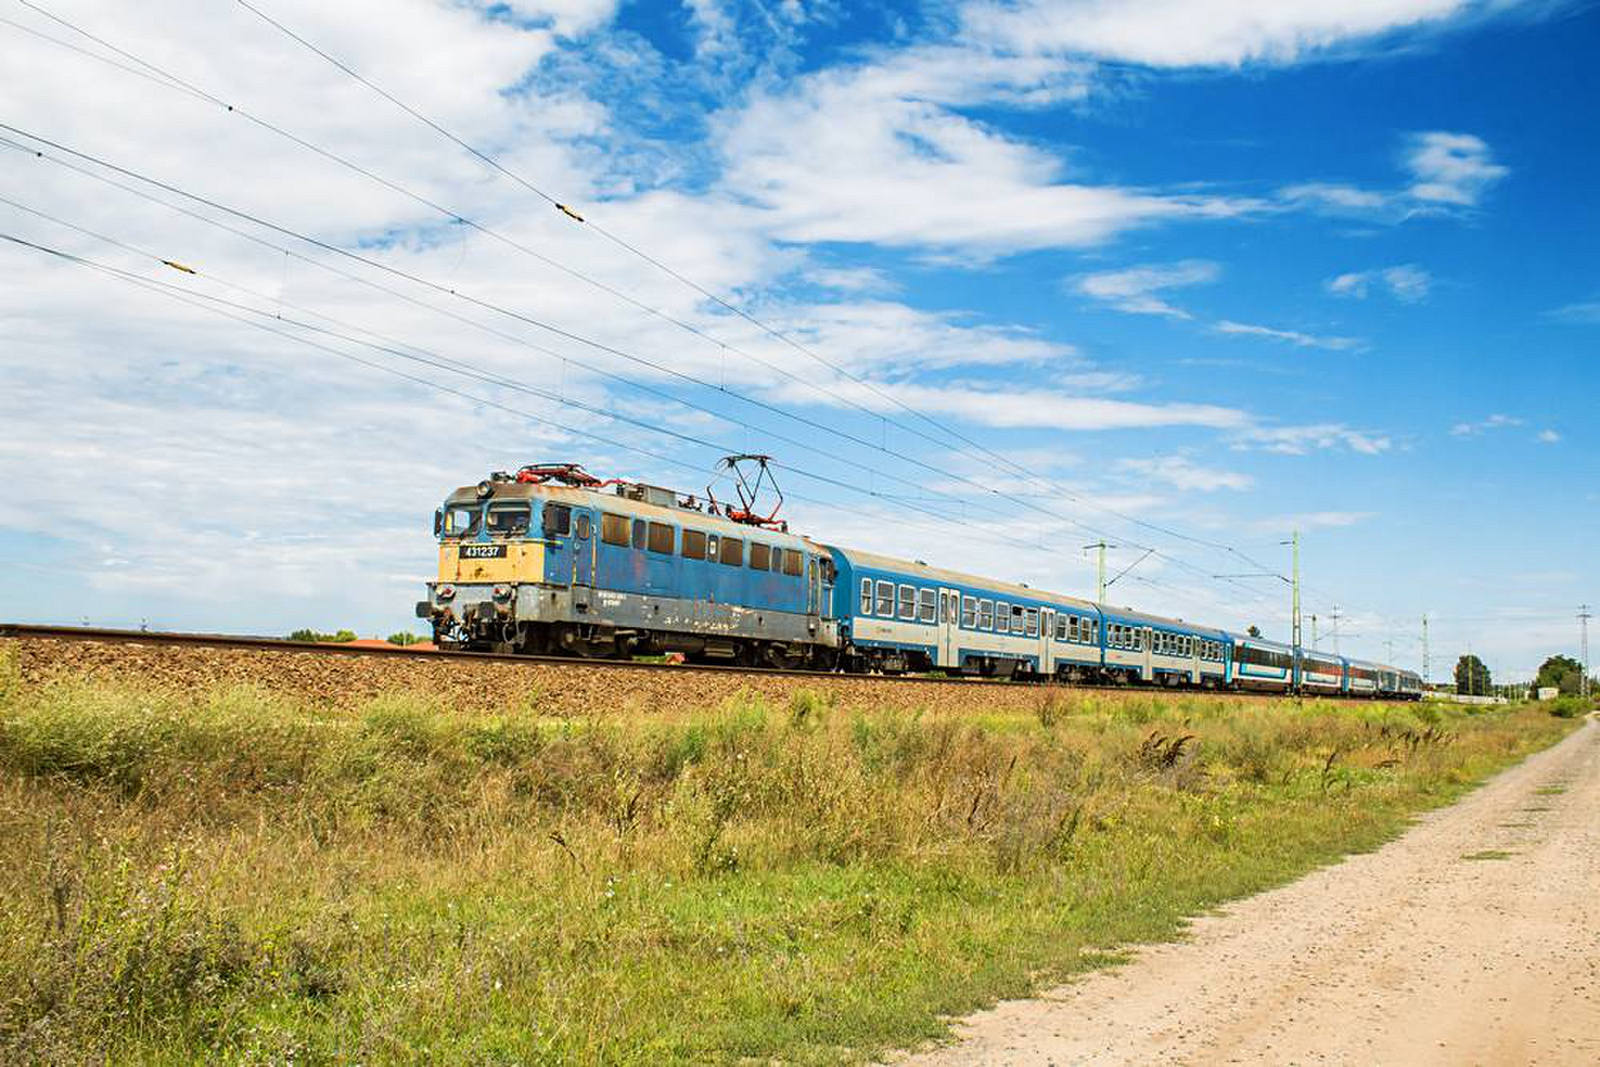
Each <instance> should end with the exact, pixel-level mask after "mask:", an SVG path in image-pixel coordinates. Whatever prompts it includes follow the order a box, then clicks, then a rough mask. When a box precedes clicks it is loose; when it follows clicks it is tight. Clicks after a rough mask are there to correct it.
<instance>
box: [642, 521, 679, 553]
mask: <svg viewBox="0 0 1600 1067" xmlns="http://www.w3.org/2000/svg"><path fill="white" fill-rule="evenodd" d="M674 532H675V531H674V530H673V528H672V527H671V526H668V525H667V524H666V523H664V522H652V523H651V524H650V541H649V545H650V551H652V552H659V553H661V554H662V555H664V556H670V555H672V542H673V535H674ZM638 540H639V538H638V534H637V532H636V533H635V534H634V542H635V544H637V543H638Z"/></svg>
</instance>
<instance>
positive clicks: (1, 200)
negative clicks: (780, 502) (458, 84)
mask: <svg viewBox="0 0 1600 1067" xmlns="http://www.w3.org/2000/svg"><path fill="white" fill-rule="evenodd" d="M3 140H4V139H3V138H0V141H3ZM0 204H6V205H8V206H10V207H13V208H16V209H17V210H19V211H24V212H27V213H28V214H30V215H34V216H36V217H38V218H41V219H44V220H46V221H48V222H52V223H55V224H56V225H59V226H63V227H66V228H67V229H70V230H73V231H74V232H76V233H80V234H83V235H85V236H88V237H93V238H95V239H97V240H100V241H104V242H106V243H107V244H110V245H113V246H115V247H117V248H120V249H123V250H124V251H128V252H132V253H134V254H135V255H140V256H144V257H146V258H149V259H153V260H155V261H156V262H158V263H160V264H162V265H163V266H167V267H171V268H173V269H174V270H178V271H182V272H184V273H188V274H198V273H199V272H198V271H196V270H195V269H194V268H192V267H188V266H186V265H184V264H182V263H178V262H176V261H174V260H170V259H163V258H162V257H161V256H159V255H158V254H157V253H155V252H151V251H149V250H147V249H143V248H139V247H137V246H135V245H131V244H128V243H127V242H125V241H122V240H120V239H118V238H115V237H111V236H109V235H107V234H104V233H100V232H99V231H96V230H92V229H89V228H87V227H84V226H79V225H78V224H76V223H73V222H69V221H68V220H66V219H63V218H60V217H59V216H56V215H52V214H50V213H49V212H46V211H41V210H39V209H38V208H34V207H30V206H28V205H27V204H23V203H21V202H19V201H16V200H12V199H11V198H9V197H6V196H0ZM283 251H284V252H285V253H287V254H290V255H293V254H294V253H293V252H291V251H290V250H289V249H283ZM301 258H302V259H305V260H306V262H310V263H313V264H316V265H318V266H325V264H322V263H320V261H317V260H311V259H307V258H306V257H301ZM336 273H338V274H339V275H340V276H342V277H348V278H351V279H352V280H357V281H359V280H361V279H359V278H357V277H356V276H354V275H349V274H346V273H345V272H339V271H336ZM206 276H207V277H208V278H209V279H210V280H211V281H213V282H216V283H218V284H220V285H223V286H225V287H227V288H229V289H234V290H236V291H239V292H243V293H246V294H248V295H250V296H254V297H256V298H257V299H262V300H268V301H273V300H276V301H277V303H278V305H279V307H280V308H285V307H287V308H292V309H294V310H296V311H300V312H303V313H304V314H308V315H313V316H316V317H318V318H322V319H325V320H327V321H329V322H332V323H334V324H335V325H339V326H344V327H346V328H348V329H354V330H359V331H362V332H364V333H367V334H369V335H371V336H374V337H378V338H380V339H382V340H386V341H389V342H390V343H392V344H397V345H405V346H408V347H413V348H417V350H418V351H423V352H426V351H427V350H426V349H422V348H420V347H418V346H415V345H409V344H408V342H404V341H399V340H396V339H395V338H393V337H389V336H386V335H385V334H383V333H381V332H379V331H376V330H373V329H371V328H370V327H366V326H361V325H358V324H356V323H351V322H347V321H345V320H343V319H339V318H337V317H335V316H332V315H329V314H327V313H326V312H321V311H317V310H315V309H314V308H308V307H305V306H303V305H300V304H296V303H293V302H290V301H288V300H285V299H284V298H283V296H282V295H281V294H280V295H278V296H276V297H273V296H270V295H269V294H266V293H262V292H259V291H257V290H254V289H250V288H248V287H246V286H242V285H239V284H237V283H234V282H230V281H227V280H225V279H222V278H219V277H218V276H217V275H216V274H214V273H211V272H207V274H206ZM396 295H401V294H396ZM423 306H425V307H429V308H432V306H431V305H423ZM434 310H441V311H442V309H434ZM278 317H279V318H280V319H282V320H283V321H286V322H289V321H292V320H289V319H287V318H285V317H284V316H282V315H281V314H280V315H279V316H278ZM452 317H456V316H452ZM462 321H466V322H471V321H472V320H469V319H462ZM297 325H302V326H304V327H305V328H307V329H317V327H315V326H312V325H311V324H306V323H299V324H297ZM485 328H486V329H489V330H490V332H492V333H494V334H495V335H496V336H500V337H503V338H505V339H506V340H508V341H512V342H517V343H521V344H524V345H527V346H528V347H530V348H532V349H533V350H535V351H538V352H540V353H542V354H544V355H547V356H549V357H550V358H552V359H557V360H561V361H563V362H570V363H573V364H575V365H577V366H581V367H583V368H584V369H586V370H589V371H590V372H592V373H594V374H596V375H599V376H602V377H607V378H611V379H613V380H616V381H618V382H620V383H623V384H625V385H627V386H629V387H630V388H635V389H639V390H641V391H643V392H646V393H649V394H651V395H653V396H658V397H661V398H663V399H665V400H669V401H672V402H674V403H677V404H681V405H683V406H684V407H686V408H688V409H689V410H691V411H699V412H704V413H706V414H710V415H714V416H716V417H718V418H722V419H726V420H727V421H729V422H731V423H732V424H733V425H735V426H737V427H739V428H741V429H745V430H752V431H753V430H755V429H756V427H754V426H752V425H751V424H749V423H746V422H741V421H739V420H737V419H731V418H728V416H726V415H723V414H722V413H720V412H715V411H713V410H712V409H710V408H707V407H705V406H704V405H700V404H695V403H693V402H692V401H689V400H685V399H683V398H682V397H678V396H676V395H674V394H672V393H668V392H667V391H665V390H662V389H656V388H654V387H652V386H650V385H648V384H645V383H641V382H638V381H635V380H633V379H629V378H625V377H623V376H621V375H618V374H615V373H613V372H610V371H607V370H605V369H603V368H600V367H596V366H593V365H591V364H587V363H584V362H583V361H581V360H577V359H574V358H572V357H570V356H566V355H563V354H562V353H559V352H555V351H553V350H551V349H547V348H543V347H541V346H538V345H534V344H532V343H531V342H528V341H526V339H524V338H518V337H516V336H515V335H513V334H506V333H503V332H501V331H497V330H493V329H492V328H490V327H485ZM433 355H434V356H435V358H439V359H442V360H445V361H446V362H451V363H456V364H458V365H461V366H469V365H468V364H465V363H462V362H461V361H457V360H451V359H449V357H445V356H440V355H438V354H437V353H433ZM473 369H474V370H475V371H476V370H477V369H476V368H473ZM495 377H496V380H497V382H498V384H502V385H506V386H507V387H514V388H522V387H523V386H522V383H519V382H517V381H516V380H515V379H511V378H506V377H503V376H499V375H496V376H495ZM762 432H764V433H766V434H767V435H768V436H770V437H772V438H774V439H775V440H779V441H782V442H784V443H786V444H790V445H793V446H794V447H796V448H800V449H805V450H807V451H810V452H814V453H815V454H817V455H819V456H823V457H825V458H828V459H832V460H834V461H836V462H839V463H844V464H847V465H852V466H859V464H857V463H856V461H855V460H853V459H849V458H847V457H844V456H842V455H839V454H838V453H834V452H830V451H828V450H827V449H823V448H819V447H817V446H816V445H814V444H811V443H809V442H806V441H801V440H800V439H798V438H791V437H787V436H785V435H782V434H778V433H775V432H774V431H771V430H764V431H762ZM725 447H727V448H732V446H731V445H729V446H725ZM866 469H867V470H868V471H869V472H870V473H872V474H875V475H877V476H878V477H882V478H884V479H885V480H886V481H895V482H899V483H901V484H904V485H907V486H909V487H911V488H914V489H919V490H921V491H922V492H924V493H926V494H929V495H932V496H936V497H944V498H946V499H951V500H954V499H955V498H954V497H950V496H949V495H948V494H945V493H942V492H941V491H939V490H936V489H930V488H928V487H926V486H923V485H921V484H919V483H917V482H913V481H911V480H910V479H907V478H903V477H900V476H898V475H895V474H893V473H891V472H887V471H879V470H876V469H874V468H866ZM877 495H878V496H880V497H882V498H883V499H886V500H904V499H908V498H906V497H901V496H898V495H893V494H888V493H881V492H880V493H878V494H877Z"/></svg>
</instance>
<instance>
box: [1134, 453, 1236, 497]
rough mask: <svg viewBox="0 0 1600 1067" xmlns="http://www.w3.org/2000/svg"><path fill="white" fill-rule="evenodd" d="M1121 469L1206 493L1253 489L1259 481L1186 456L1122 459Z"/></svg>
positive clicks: (1142, 476)
mask: <svg viewBox="0 0 1600 1067" xmlns="http://www.w3.org/2000/svg"><path fill="white" fill-rule="evenodd" d="M1116 466H1117V469H1118V470H1120V471H1124V472H1126V473H1128V474H1133V475H1137V476H1138V477H1140V478H1143V479H1146V480H1148V481H1154V482H1160V483H1163V484H1165V485H1170V486H1172V487H1173V488H1175V489H1183V490H1197V491H1199V492H1202V493H1209V492H1213V491H1215V490H1218V489H1236V490H1243V489H1249V488H1250V487H1251V486H1252V485H1254V484H1255V479H1254V478H1252V477H1250V476H1249V475H1248V474H1243V473H1240V472H1238V471H1226V470H1221V469H1219V468H1217V467H1212V466H1205V465H1201V464H1198V463H1195V462H1194V461H1193V460H1191V459H1189V458H1188V457H1186V456H1161V457H1153V458H1149V459H1122V460H1118V461H1117V464H1116Z"/></svg>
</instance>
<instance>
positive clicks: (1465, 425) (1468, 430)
mask: <svg viewBox="0 0 1600 1067" xmlns="http://www.w3.org/2000/svg"><path fill="white" fill-rule="evenodd" d="M1521 425H1523V420H1521V419H1519V418H1515V417H1513V416H1511V415H1490V416H1489V417H1488V418H1486V419H1483V420H1482V421H1480V422H1458V423H1456V424H1455V425H1454V426H1452V427H1450V433H1451V434H1452V435H1453V436H1455V437H1475V436H1477V435H1478V434H1481V433H1485V432H1487V431H1489V430H1504V429H1509V428H1510V427H1513V426H1521Z"/></svg>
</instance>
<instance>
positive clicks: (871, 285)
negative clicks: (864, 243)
mask: <svg viewBox="0 0 1600 1067" xmlns="http://www.w3.org/2000/svg"><path fill="white" fill-rule="evenodd" d="M805 280H806V281H808V282H810V283H812V284H813V285H820V286H822V287H823V288H824V289H835V290H838V291H840V292H846V293H890V292H894V291H895V290H897V289H899V288H900V284H899V283H898V282H896V281H895V280H894V279H893V278H891V277H889V276H888V275H887V274H885V273H884V272H883V271H881V270H875V269H873V268H871V267H815V268H813V269H811V270H808V271H806V272H805Z"/></svg>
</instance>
